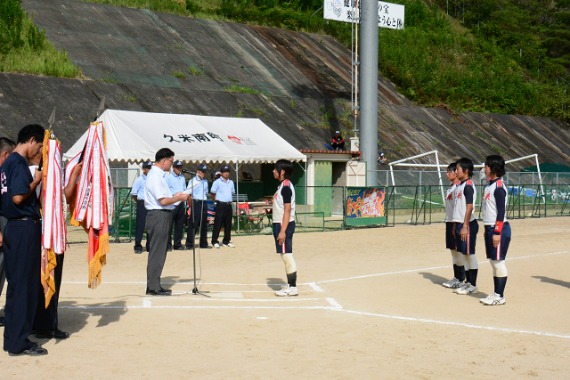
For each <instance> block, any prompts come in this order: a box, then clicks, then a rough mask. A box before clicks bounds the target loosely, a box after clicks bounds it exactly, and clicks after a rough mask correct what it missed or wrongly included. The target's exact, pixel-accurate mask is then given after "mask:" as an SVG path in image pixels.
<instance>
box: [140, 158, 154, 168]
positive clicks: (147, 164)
mask: <svg viewBox="0 0 570 380" xmlns="http://www.w3.org/2000/svg"><path fill="white" fill-rule="evenodd" d="M142 168H143V169H150V168H152V161H150V160H148V161H145V162H143V164H142Z"/></svg>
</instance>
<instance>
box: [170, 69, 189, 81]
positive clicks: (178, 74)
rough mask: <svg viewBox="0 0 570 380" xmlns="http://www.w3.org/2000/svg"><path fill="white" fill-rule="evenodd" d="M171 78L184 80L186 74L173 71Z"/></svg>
mask: <svg viewBox="0 0 570 380" xmlns="http://www.w3.org/2000/svg"><path fill="white" fill-rule="evenodd" d="M172 76H173V77H175V78H178V79H186V74H184V73H183V72H182V71H180V70H173V71H172Z"/></svg>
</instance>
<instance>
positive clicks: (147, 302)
mask: <svg viewBox="0 0 570 380" xmlns="http://www.w3.org/2000/svg"><path fill="white" fill-rule="evenodd" d="M568 252H569V251H558V252H548V253H544V254H538V255H528V256H520V257H514V258H509V259H508V260H509V261H514V260H526V259H533V258H537V257H543V256H552V255H560V254H567V253H568ZM485 262H486V260H483V261H480V262H479V263H485ZM448 267H449V265H442V266H435V267H426V268H416V269H409V270H402V271H392V272H383V273H375V274H369V275H362V276H353V277H346V278H339V279H333V280H324V281H317V282H309V283H306V284H302V285H306V286H309V287H311V288H312V289H313V290H314V291H316V292H324V290H323V289H322V288H321V287H320V286H319V284H325V283H334V282H339V281H348V280H355V279H362V278H370V277H380V276H388V275H397V274H405V273H414V272H420V271H426V270H436V269H443V268H448ZM68 283H80V284H85V282H68ZM107 283H110V284H125V285H132V284H145V282H133V281H115V282H113V281H108V282H107ZM192 283H193V282H172V283H171V284H178V285H182V284H187V285H190V284H192ZM202 285H218V286H268V285H279V284H268V283H257V284H244V283H202ZM228 292H229V293H232V292H234V293H255V292H257V293H268V292H273V291H272V290H264V291H219V292H218V293H228ZM184 294H191V291H188V292H177V295H184ZM152 299H154V298H151V297H145V298H144V299H143V304H142V305H91V306H89V305H85V306H63V305H60V308H61V309H76V310H100V309H120V310H129V309H149V308H153V309H197V310H207V309H224V310H228V309H232V310H239V309H243V310H246V309H249V310H256V309H257V310H283V309H288V310H330V311H341V312H345V313H349V314H355V315H362V316H368V317H377V318H384V319H393V320H401V321H409V322H418V323H428V324H435V325H444V326H457V327H464V328H470V329H478V330H488V331H498V332H504V333H515V334H526V335H536V336H544V337H553V338H559V339H570V335H564V334H556V333H549V332H544V331H532V330H521V329H509V328H502V327H494V326H482V325H474V324H469V323H461V322H453V321H442V320H435V319H428V318H415V317H406V316H401V315H391V314H382V313H372V312H365V311H358V310H347V309H344V308H343V307H342V306H341V305H340V304H339V303H338V302H337V301H336V300H335V299H334V298H330V297H327V298H325V299H322V298H296V297H295V298H293V297H287V298H286V299H281V298H278V299H237V298H232V299H228V298H224V299H219V298H214V299H201V300H204V301H222V302H224V301H225V302H228V301H229V302H234V303H237V302H264V303H265V302H268V303H272V302H280V303H282V302H287V303H290V302H296V301H323V300H324V301H326V302H327V303H328V304H329V305H330V306H318V305H317V306H299V305H296V306H284V305H275V306H261V305H235V304H234V305H153V304H152V301H151V300H152ZM161 299H167V298H161Z"/></svg>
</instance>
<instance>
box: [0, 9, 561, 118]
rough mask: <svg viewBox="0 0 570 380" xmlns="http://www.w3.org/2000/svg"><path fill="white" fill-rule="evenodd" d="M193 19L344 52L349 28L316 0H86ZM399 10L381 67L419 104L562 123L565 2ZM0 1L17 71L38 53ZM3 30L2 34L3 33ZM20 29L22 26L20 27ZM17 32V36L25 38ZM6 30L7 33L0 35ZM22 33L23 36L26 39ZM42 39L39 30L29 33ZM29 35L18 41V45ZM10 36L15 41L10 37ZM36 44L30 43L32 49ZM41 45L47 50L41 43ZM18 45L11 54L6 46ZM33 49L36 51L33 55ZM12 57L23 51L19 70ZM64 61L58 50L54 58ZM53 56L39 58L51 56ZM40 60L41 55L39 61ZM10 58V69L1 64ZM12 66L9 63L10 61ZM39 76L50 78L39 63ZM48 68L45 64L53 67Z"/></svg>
mask: <svg viewBox="0 0 570 380" xmlns="http://www.w3.org/2000/svg"><path fill="white" fill-rule="evenodd" d="M90 2H97V3H106V4H113V5H118V6H128V7H138V8H147V9H151V10H153V11H161V12H170V13H175V14H181V15H186V16H190V17H199V18H215V19H222V20H229V21H235V22H242V23H250V24H261V25H267V26H274V27H279V28H284V29H290V30H297V31H306V32H313V33H326V34H330V35H333V36H335V37H336V38H337V39H338V40H339V41H342V42H343V43H345V44H346V46H350V44H351V35H352V34H351V25H350V24H347V23H341V22H334V21H328V20H324V19H323V17H322V9H320V8H321V7H322V5H323V0H291V1H284V0H209V1H206V0H185V1H184V0H91V1H90ZM391 2H394V3H400V4H404V5H405V6H406V20H405V21H406V28H405V29H404V30H389V29H379V66H380V67H379V69H380V71H381V73H382V74H383V75H384V76H386V77H387V78H389V79H390V80H392V81H393V82H394V83H395V84H396V85H397V86H398V89H399V91H400V92H401V93H402V94H404V95H405V96H406V97H407V98H408V99H411V100H413V101H415V102H416V103H417V104H418V105H422V106H428V107H434V106H440V107H446V108H452V109H454V110H456V111H480V112H497V113H503V114H524V115H533V116H549V117H555V118H558V119H562V120H565V121H569V120H570V109H569V108H568V107H569V104H570V92H569V91H568V90H569V88H570V85H569V84H570V32H569V31H568V27H567V25H568V24H570V1H569V0H563V1H554V0H553V1H549V2H548V5H547V6H546V5H544V2H543V1H538V0H431V1H429V0H426V1H421V0H392V1H391ZM10 3H14V4H19V1H17V0H4V1H2V3H1V4H2V9H0V12H2V20H3V23H2V30H0V46H1V49H0V70H2V71H21V72H33V71H31V70H29V69H28V68H25V67H24V66H26V63H27V62H28V61H29V60H28V59H26V58H24V57H25V53H26V52H28V53H30V52H31V53H32V54H33V55H36V52H37V51H38V49H36V50H34V49H33V48H31V47H29V46H28V45H26V43H23V44H22V42H21V41H20V42H18V43H19V45H13V46H11V45H10V43H11V41H12V40H14V39H13V38H12V39H10V38H6V36H8V37H10V36H13V35H18V31H17V30H15V31H12V29H10V19H9V18H6V17H4V10H5V9H4V8H6V7H7V5H6V4H10ZM6 26H8V28H6ZM24 29H25V28H24ZM24 29H22V28H20V30H23V31H22V32H21V35H23V36H26V35H28V36H29V35H30V32H29V30H31V29H30V27H28V29H27V30H28V32H26V31H25V30H24ZM6 30H8V32H6ZM26 33H27V34H26ZM38 34H39V37H38V38H40V37H42V33H41V32H38V33H36V34H35V35H38ZM26 38H28V37H22V38H21V40H24V41H25V40H26ZM16 40H17V39H16ZM36 45H38V44H36ZM42 46H48V47H46V48H45V49H48V48H49V45H48V44H47V43H42ZM14 47H16V49H14ZM39 50H41V49H39ZM13 51H21V53H18V54H17V55H16V57H22V58H20V60H21V63H22V67H23V68H18V65H17V61H18V59H17V58H10V59H8V57H10V56H12V57H13V56H14V53H13ZM58 54H59V55H62V54H63V53H58ZM50 55H51V54H47V56H50ZM46 60H47V58H46ZM6 61H10V62H11V63H10V65H7V64H6ZM14 61H16V62H15V63H14ZM46 66H48V67H46V69H45V70H44V71H43V70H42V69H41V67H39V68H38V69H37V70H38V71H37V73H39V74H47V75H56V76H58V75H60V76H76V75H78V73H77V72H75V73H54V72H53V70H52V71H50V70H48V68H49V66H50V65H46ZM52 66H53V65H52Z"/></svg>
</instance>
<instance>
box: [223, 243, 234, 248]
mask: <svg viewBox="0 0 570 380" xmlns="http://www.w3.org/2000/svg"><path fill="white" fill-rule="evenodd" d="M224 247H225V248H235V247H236V246H235V245H233V244H232V243H231V242H229V243H228V244H224Z"/></svg>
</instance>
